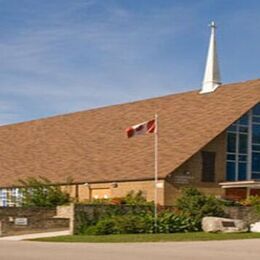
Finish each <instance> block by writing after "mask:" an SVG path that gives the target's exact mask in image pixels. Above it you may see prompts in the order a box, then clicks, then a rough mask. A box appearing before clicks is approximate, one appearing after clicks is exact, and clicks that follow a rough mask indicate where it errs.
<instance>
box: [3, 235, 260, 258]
mask: <svg viewBox="0 0 260 260" xmlns="http://www.w3.org/2000/svg"><path fill="white" fill-rule="evenodd" d="M0 259H1V260H81V259H82V260H83V259H84V260H206V259H207V260H248V259H250V260H258V259H260V239H250V240H233V241H207V242H165V243H128V244H127V243H113V244H112V243H109V244H108V243H103V244H100V243H93V244H92V243H49V242H32V241H7V240H1V241H0Z"/></svg>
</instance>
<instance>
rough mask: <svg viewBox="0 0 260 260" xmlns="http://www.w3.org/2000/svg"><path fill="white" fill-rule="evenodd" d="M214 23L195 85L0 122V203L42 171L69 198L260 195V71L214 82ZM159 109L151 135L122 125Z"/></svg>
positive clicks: (9, 202) (163, 200) (166, 201)
mask: <svg viewBox="0 0 260 260" xmlns="http://www.w3.org/2000/svg"><path fill="white" fill-rule="evenodd" d="M215 31H216V26H215V24H214V23H212V24H211V36H210V43H209V50H208V57H207V62H206V69H205V75H204V80H203V83H202V87H201V89H200V90H194V91H190V92H186V93H178V94H173V95H168V96H163V97H157V98H152V99H147V100H142V101H136V102H131V103H126V104H120V105H113V106H108V107H103V108H98V109H92V110H87V111H82V112H77V113H71V114H66V115H59V116H54V117H50V118H45V119H39V120H34V121H30V122H24V123H18V124H12V125H6V126H1V127H0V149H1V155H0V206H15V200H14V198H18V197H19V196H20V190H19V188H20V183H19V180H26V179H27V178H29V177H35V178H38V177H40V176H42V177H45V178H48V179H49V180H50V181H51V182H52V183H53V184H55V185H61V186H62V187H63V189H65V190H66V191H67V192H69V193H70V194H71V196H72V197H74V198H75V200H77V201H86V200H91V199H97V198H99V199H100V198H113V197H122V196H125V195H126V194H127V193H128V192H129V191H131V190H134V191H139V190H141V191H143V193H144V195H145V196H146V198H147V199H148V200H151V201H152V200H154V194H155V190H156V191H157V195H158V197H157V198H158V203H159V204H161V205H173V203H174V201H175V200H176V198H177V197H178V196H179V195H180V193H181V190H182V189H183V188H184V187H187V186H193V187H197V188H198V189H200V190H201V191H203V192H205V193H207V194H213V195H216V196H219V197H226V198H230V199H235V200H239V199H243V198H246V197H247V196H249V195H260V79H255V80H249V81H246V82H238V83H232V84H221V79H220V72H219V65H218V57H217V49H216V37H215ZM155 114H157V115H158V133H157V134H158V140H157V141H158V143H157V144H158V147H157V148H158V150H157V151H158V154H157V159H158V160H157V163H158V164H157V166H158V168H157V173H158V176H157V177H158V180H157V181H156V184H155V181H154V178H155V177H154V175H155V174H154V173H155V157H154V152H155V151H154V149H155V147H154V139H155V138H154V137H155V135H154V134H152V133H151V134H146V135H142V136H137V137H134V138H127V136H126V133H125V129H126V128H127V127H129V126H132V125H136V124H138V123H140V122H144V121H148V120H151V119H153V118H154V115H155Z"/></svg>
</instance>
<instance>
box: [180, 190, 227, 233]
mask: <svg viewBox="0 0 260 260" xmlns="http://www.w3.org/2000/svg"><path fill="white" fill-rule="evenodd" d="M176 206H177V208H178V210H180V211H181V212H182V213H183V214H185V215H187V216H190V217H191V218H192V219H193V221H195V222H196V226H197V228H198V229H201V220H202V218H203V217H206V216H215V217H224V216H225V212H224V207H223V203H222V202H221V201H220V200H218V199H216V198H215V197H214V196H211V195H204V194H203V193H201V192H200V191H198V190H197V189H196V188H186V189H184V190H183V194H182V196H181V197H180V198H179V199H178V200H177V203H176Z"/></svg>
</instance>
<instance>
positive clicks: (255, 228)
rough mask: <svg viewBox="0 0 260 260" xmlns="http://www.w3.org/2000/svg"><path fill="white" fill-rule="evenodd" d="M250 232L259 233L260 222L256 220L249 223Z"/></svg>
mask: <svg viewBox="0 0 260 260" xmlns="http://www.w3.org/2000/svg"><path fill="white" fill-rule="evenodd" d="M250 231H251V232H259V233H260V222H256V223H254V224H251V225H250Z"/></svg>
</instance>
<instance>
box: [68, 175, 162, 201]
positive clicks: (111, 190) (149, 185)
mask: <svg viewBox="0 0 260 260" xmlns="http://www.w3.org/2000/svg"><path fill="white" fill-rule="evenodd" d="M77 186H78V187H77V188H76V185H69V186H64V187H63V190H64V191H66V192H68V193H69V194H70V195H71V197H72V198H76V194H78V201H79V202H84V201H88V200H90V199H92V198H93V196H92V194H93V191H96V190H99V189H100V190H106V191H107V193H108V194H109V197H111V198H115V197H125V196H126V195H127V193H129V192H130V191H132V190H134V191H136V192H137V191H143V194H144V196H145V197H146V199H147V200H148V201H152V200H154V181H129V182H117V183H116V186H115V185H114V183H94V184H88V185H84V184H78V185H77ZM77 189H78V191H77V192H76V190H77ZM100 194H102V193H100ZM164 196H165V193H164V181H163V180H160V181H159V185H158V203H159V204H161V205H164Z"/></svg>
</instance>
